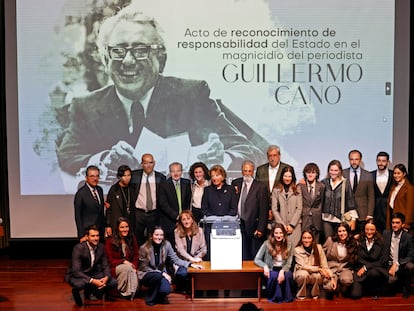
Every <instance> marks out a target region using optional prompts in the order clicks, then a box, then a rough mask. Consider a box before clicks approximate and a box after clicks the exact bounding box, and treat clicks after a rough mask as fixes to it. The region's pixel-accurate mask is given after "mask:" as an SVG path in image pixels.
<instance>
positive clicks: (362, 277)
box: [351, 219, 389, 299]
mask: <svg viewBox="0 0 414 311" xmlns="http://www.w3.org/2000/svg"><path fill="white" fill-rule="evenodd" d="M388 259H389V249H387V248H386V247H385V243H384V239H383V238H382V236H381V234H380V233H379V232H378V231H377V227H376V226H375V224H374V221H373V220H372V219H369V220H367V223H366V224H365V226H364V231H363V232H362V233H361V234H360V235H359V237H358V260H357V262H356V265H355V275H354V283H353V284H352V290H351V297H352V298H354V299H359V298H361V297H362V295H363V290H365V292H368V291H370V292H371V294H372V298H373V299H378V296H379V295H380V293H381V288H383V287H385V286H386V284H387V280H388V271H387V268H388Z"/></svg>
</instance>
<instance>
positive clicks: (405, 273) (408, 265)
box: [384, 213, 414, 298]
mask: <svg viewBox="0 0 414 311" xmlns="http://www.w3.org/2000/svg"><path fill="white" fill-rule="evenodd" d="M404 223H405V215H404V214H402V213H394V214H392V215H391V228H392V230H387V231H384V241H385V246H386V247H387V249H388V250H389V253H390V261H389V268H388V275H389V279H388V283H390V284H392V286H393V287H394V289H395V285H396V284H395V283H396V282H397V281H399V282H400V284H401V285H402V291H403V298H408V297H409V296H410V287H411V280H412V278H413V276H414V243H413V239H412V236H411V234H409V233H408V232H407V231H405V230H403V225H404Z"/></svg>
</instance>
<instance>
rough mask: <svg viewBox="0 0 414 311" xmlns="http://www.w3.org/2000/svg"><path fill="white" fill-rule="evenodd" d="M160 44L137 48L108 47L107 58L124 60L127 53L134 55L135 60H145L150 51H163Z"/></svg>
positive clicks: (138, 46)
mask: <svg viewBox="0 0 414 311" xmlns="http://www.w3.org/2000/svg"><path fill="white" fill-rule="evenodd" d="M163 48H164V46H163V45H160V44H151V45H137V46H128V47H124V46H108V52H109V57H110V58H111V59H113V60H124V58H125V56H126V55H127V53H128V52H131V54H132V55H134V58H135V59H136V60H146V59H148V56H149V54H150V53H151V52H152V51H157V50H161V49H163Z"/></svg>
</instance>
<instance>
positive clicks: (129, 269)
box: [105, 217, 139, 300]
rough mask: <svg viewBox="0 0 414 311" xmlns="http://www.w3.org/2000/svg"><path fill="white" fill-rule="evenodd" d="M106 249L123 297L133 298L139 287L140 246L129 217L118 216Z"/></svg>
mask: <svg viewBox="0 0 414 311" xmlns="http://www.w3.org/2000/svg"><path fill="white" fill-rule="evenodd" d="M105 250H106V254H107V256H108V261H109V266H110V267H111V274H112V276H113V277H115V278H116V280H117V282H118V291H119V293H120V294H121V297H122V298H125V299H131V300H133V299H134V296H135V292H136V291H137V288H138V274H137V268H138V251H139V248H138V243H137V240H136V238H135V236H134V234H133V231H132V228H131V227H130V226H129V221H128V219H127V218H125V217H119V218H118V220H117V222H116V230H115V231H114V232H113V235H112V237H108V238H107V239H106V241H105Z"/></svg>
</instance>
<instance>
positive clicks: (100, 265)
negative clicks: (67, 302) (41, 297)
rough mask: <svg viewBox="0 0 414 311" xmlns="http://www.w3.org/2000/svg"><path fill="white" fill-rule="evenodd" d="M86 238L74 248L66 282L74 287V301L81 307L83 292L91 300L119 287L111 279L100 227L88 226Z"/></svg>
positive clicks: (114, 280)
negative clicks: (101, 240) (81, 294)
mask: <svg viewBox="0 0 414 311" xmlns="http://www.w3.org/2000/svg"><path fill="white" fill-rule="evenodd" d="M85 237H86V239H85V241H83V242H81V243H79V244H77V245H75V247H74V248H73V251H72V262H71V266H70V267H69V269H68V272H67V274H66V275H65V281H66V282H68V283H69V284H70V286H72V295H73V299H74V300H75V302H76V304H77V305H78V306H79V307H81V306H82V305H83V301H82V298H81V296H80V291H81V290H84V296H85V299H90V297H91V294H93V295H94V296H95V297H97V298H102V296H103V294H104V293H105V292H107V290H109V289H115V288H116V287H117V282H116V279H113V278H112V277H111V271H110V268H109V263H108V259H107V258H106V255H105V247H104V245H103V244H102V243H99V230H98V227H97V226H95V225H91V226H88V227H87V228H86V230H85Z"/></svg>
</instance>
